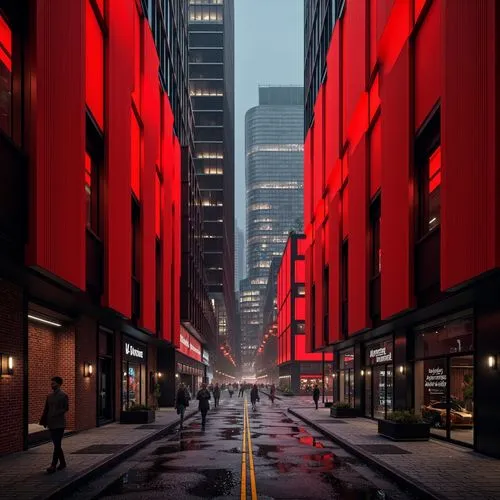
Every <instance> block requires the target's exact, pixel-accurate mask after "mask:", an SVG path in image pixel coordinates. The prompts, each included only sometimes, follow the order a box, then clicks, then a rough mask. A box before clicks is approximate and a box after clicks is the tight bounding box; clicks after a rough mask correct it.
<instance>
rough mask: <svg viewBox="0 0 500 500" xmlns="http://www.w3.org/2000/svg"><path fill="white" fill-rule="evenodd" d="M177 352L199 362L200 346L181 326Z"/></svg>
mask: <svg viewBox="0 0 500 500" xmlns="http://www.w3.org/2000/svg"><path fill="white" fill-rule="evenodd" d="M179 351H180V352H181V353H182V354H185V355H186V356H188V357H190V358H192V359H195V360H196V361H200V362H201V359H202V357H201V344H200V343H199V342H198V341H197V340H196V339H195V338H194V337H193V336H192V335H191V334H190V333H189V332H188V331H187V330H186V329H185V328H184V327H182V326H181V335H180V347H179Z"/></svg>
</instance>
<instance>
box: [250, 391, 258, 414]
mask: <svg viewBox="0 0 500 500" xmlns="http://www.w3.org/2000/svg"><path fill="white" fill-rule="evenodd" d="M250 401H251V403H252V410H253V411H255V410H256V409H257V406H256V404H257V401H260V398H259V388H258V387H257V384H254V385H253V387H252V390H251V391H250Z"/></svg>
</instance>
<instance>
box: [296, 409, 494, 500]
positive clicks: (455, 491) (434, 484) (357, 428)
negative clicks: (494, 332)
mask: <svg viewBox="0 0 500 500" xmlns="http://www.w3.org/2000/svg"><path fill="white" fill-rule="evenodd" d="M288 411H289V412H290V413H291V414H292V415H295V416H296V417H298V418H300V419H301V420H303V421H304V422H306V423H307V424H308V425H311V426H312V427H314V428H316V430H318V431H319V432H321V433H322V434H324V435H326V436H327V437H329V438H330V439H332V441H335V442H337V443H338V444H340V445H341V446H343V447H344V448H346V449H347V451H349V452H351V453H353V454H354V455H357V456H358V457H361V458H362V459H364V460H365V461H366V462H368V463H370V464H372V465H375V466H376V467H378V468H379V469H382V470H383V471H384V472H385V473H387V474H388V475H389V476H391V477H393V478H394V479H396V480H399V482H401V483H403V484H406V485H407V486H410V487H411V488H412V489H417V490H419V491H420V494H421V495H422V496H421V498H435V499H451V500H459V499H460V500H463V499H467V500H472V499H483V500H486V499H491V500H498V499H499V498H500V460H496V459H494V458H489V457H486V456H484V455H480V454H478V453H475V452H474V451H472V450H471V449H468V448H462V447H461V446H457V445H453V444H450V443H446V442H442V441H439V440H435V439H431V440H430V441H428V442H394V441H390V440H388V439H386V438H383V437H381V436H379V435H378V434H377V423H376V422H374V421H373V420H370V419H366V418H355V419H334V418H332V417H330V409H329V408H320V409H319V410H314V409H305V408H295V409H290V408H289V409H288Z"/></svg>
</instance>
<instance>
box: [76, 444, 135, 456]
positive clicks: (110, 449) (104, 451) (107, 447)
mask: <svg viewBox="0 0 500 500" xmlns="http://www.w3.org/2000/svg"><path fill="white" fill-rule="evenodd" d="M127 446H128V445H126V444H93V445H91V446H87V447H86V448H82V449H81V450H78V451H74V452H73V453H72V455H112V454H113V453H117V452H119V451H120V450H123V448H126V447H127Z"/></svg>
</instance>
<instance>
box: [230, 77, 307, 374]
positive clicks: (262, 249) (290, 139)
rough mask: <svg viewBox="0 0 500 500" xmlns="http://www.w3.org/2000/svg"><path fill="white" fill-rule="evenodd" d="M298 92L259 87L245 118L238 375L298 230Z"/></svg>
mask: <svg viewBox="0 0 500 500" xmlns="http://www.w3.org/2000/svg"><path fill="white" fill-rule="evenodd" d="M303 90H304V89H303V87H299V86H281V87H260V88H259V105H258V106H255V107H254V108H251V109H250V110H248V111H247V113H246V117H245V152H246V160H245V176H246V215H247V226H246V234H247V271H248V275H247V279H246V280H244V283H243V285H242V289H241V293H240V301H241V323H242V346H241V349H242V362H243V365H244V366H243V372H244V373H248V374H252V373H253V360H254V356H255V351H256V349H257V347H258V340H259V334H260V332H261V330H262V305H263V304H262V302H263V301H262V298H261V292H262V291H263V290H265V288H266V285H267V279H268V276H269V268H270V266H271V262H272V259H273V257H279V256H281V254H282V252H283V248H284V246H285V243H286V241H287V238H288V233H289V232H290V231H291V230H296V229H299V230H300V229H301V227H302V219H303V216H302V207H303V195H302V189H303V181H302V179H303V172H302V163H303V150H304V148H303V118H304V108H303V104H304V98H303Z"/></svg>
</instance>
